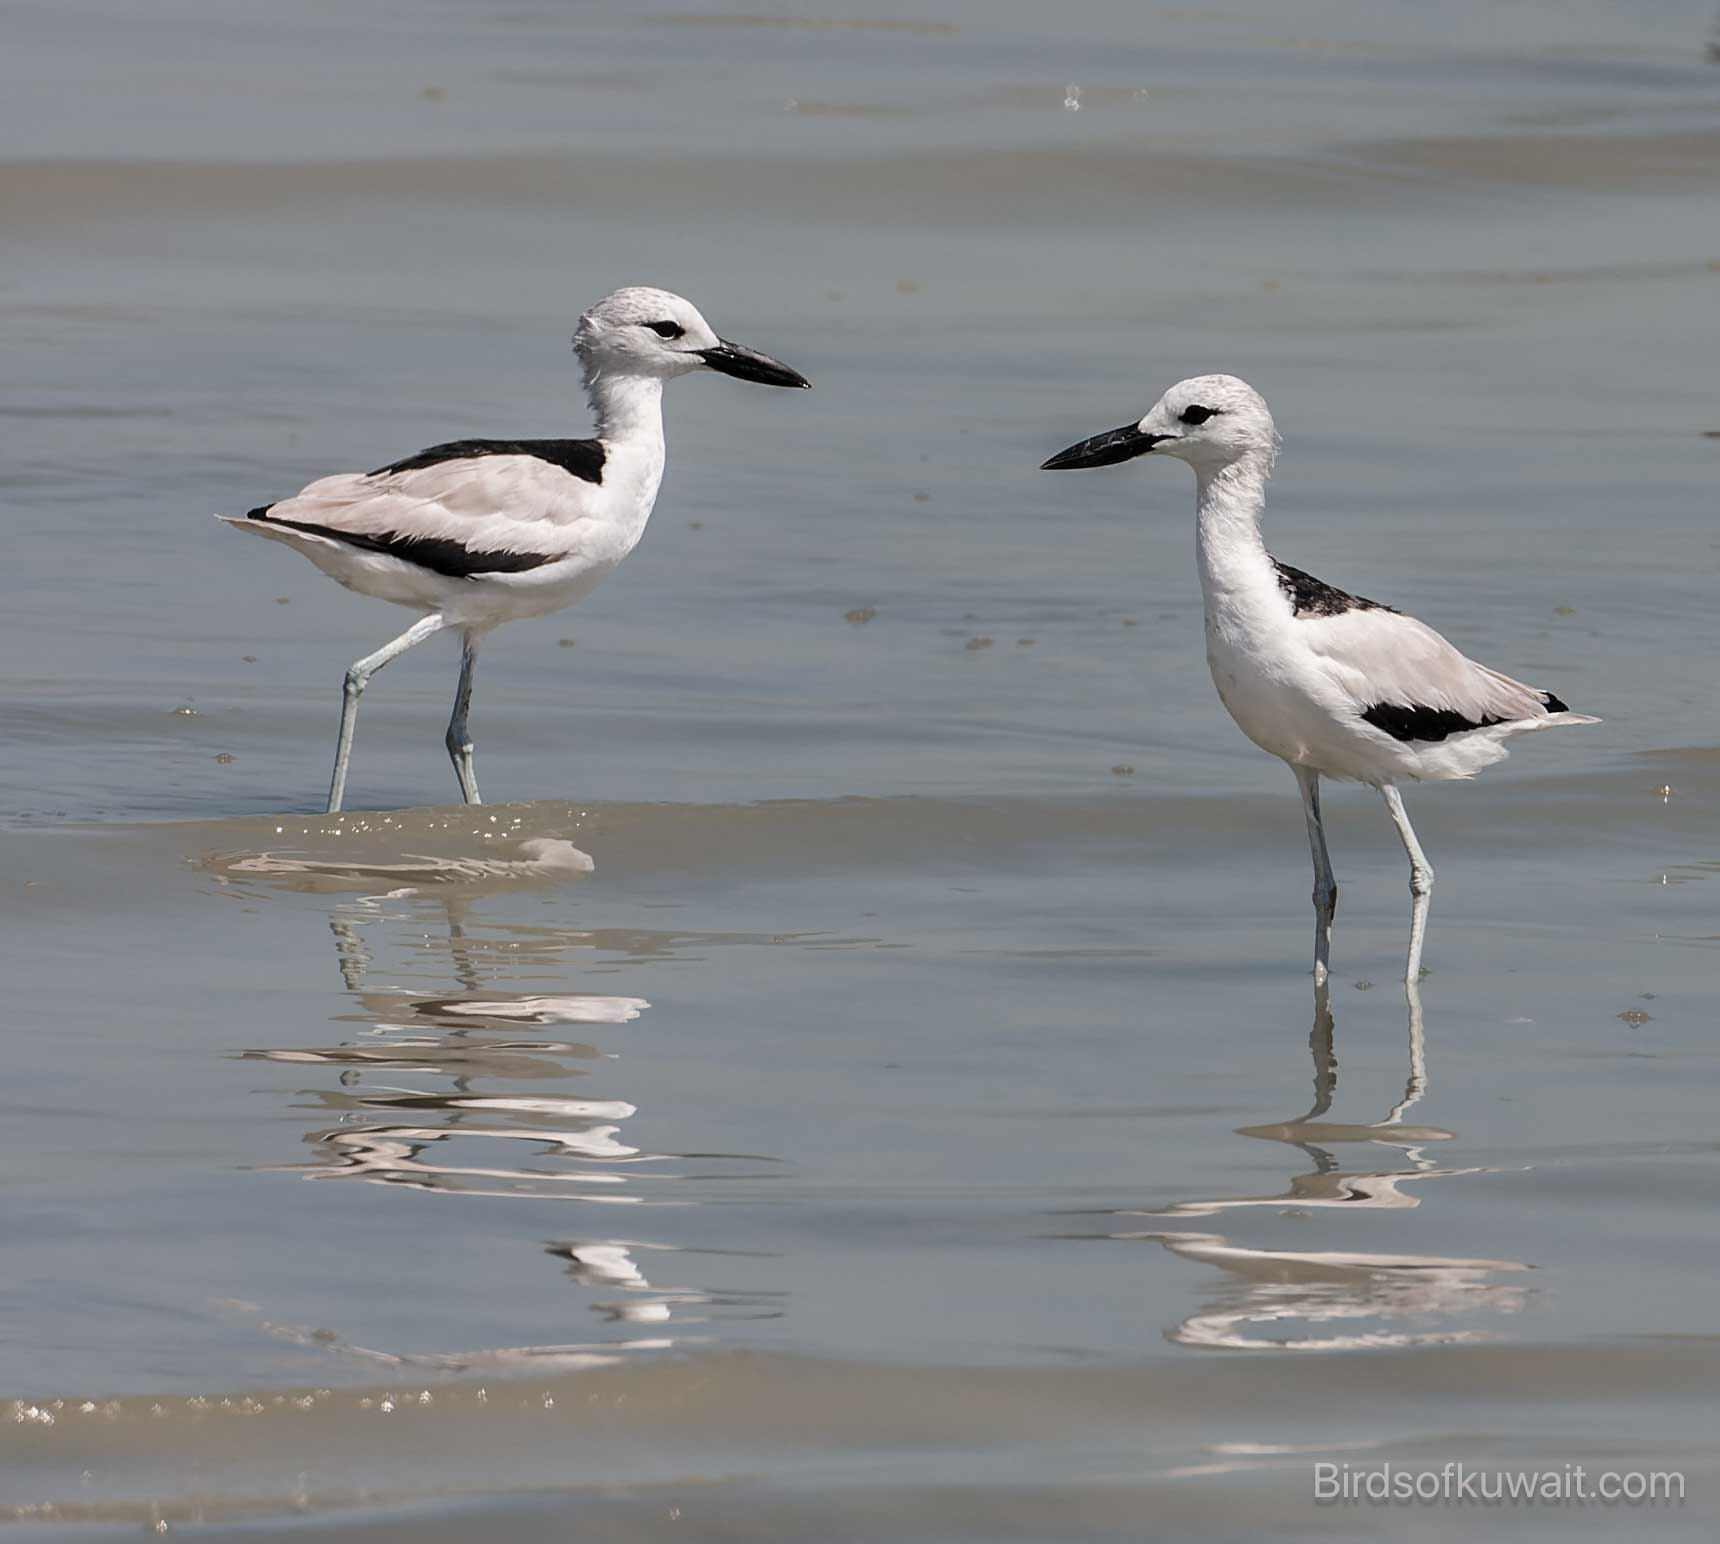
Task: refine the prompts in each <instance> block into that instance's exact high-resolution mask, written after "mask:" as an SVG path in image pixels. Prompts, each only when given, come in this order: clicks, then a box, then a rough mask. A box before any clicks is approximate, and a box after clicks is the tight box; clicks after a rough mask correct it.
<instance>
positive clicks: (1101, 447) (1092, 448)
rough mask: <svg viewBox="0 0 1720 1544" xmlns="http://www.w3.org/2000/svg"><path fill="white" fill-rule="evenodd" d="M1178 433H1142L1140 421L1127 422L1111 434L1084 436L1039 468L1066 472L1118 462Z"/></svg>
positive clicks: (1149, 448)
mask: <svg viewBox="0 0 1720 1544" xmlns="http://www.w3.org/2000/svg"><path fill="white" fill-rule="evenodd" d="M1175 437H1176V436H1175V435H1170V434H1142V433H1141V429H1140V425H1139V424H1124V425H1123V427H1122V428H1121V429H1113V430H1111V432H1110V433H1109V434H1095V435H1094V436H1093V438H1092V439H1090V440H1082V441H1081V443H1080V444H1079V445H1071V446H1070V447H1069V448H1068V449H1067V450H1060V451H1058V452H1057V454H1056V455H1055V456H1053V457H1052V458H1051V459H1050V460H1049V461H1047V462H1045V463H1043V464H1042V465H1041V466H1040V468H1039V470H1040V471H1042V472H1066V471H1068V470H1069V469H1070V468H1072V467H1078V466H1116V465H1117V464H1118V463H1119V462H1123V461H1133V460H1134V459H1135V457H1136V456H1144V455H1146V453H1147V452H1148V451H1149V450H1151V449H1152V448H1153V446H1155V445H1158V444H1162V443H1163V442H1164V441H1165V440H1169V439H1174V438H1175Z"/></svg>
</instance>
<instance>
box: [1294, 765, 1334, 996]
mask: <svg viewBox="0 0 1720 1544" xmlns="http://www.w3.org/2000/svg"><path fill="white" fill-rule="evenodd" d="M1292 770H1293V771H1294V772H1295V774H1296V786H1297V787H1298V788H1300V789H1301V790H1302V813H1303V814H1304V815H1305V816H1307V819H1308V849H1309V851H1310V852H1311V853H1312V854H1313V857H1314V984H1315V985H1316V986H1320V985H1323V984H1324V983H1325V980H1326V976H1327V973H1328V970H1329V968H1330V966H1331V961H1332V918H1333V917H1335V916H1336V915H1337V913H1338V881H1337V880H1336V879H1334V878H1333V877H1332V858H1331V854H1329V853H1328V852H1327V851H1326V826H1325V823H1324V822H1323V821H1322V820H1321V818H1320V774H1319V773H1318V772H1316V771H1315V770H1314V769H1313V768H1312V767H1295V768H1292Z"/></svg>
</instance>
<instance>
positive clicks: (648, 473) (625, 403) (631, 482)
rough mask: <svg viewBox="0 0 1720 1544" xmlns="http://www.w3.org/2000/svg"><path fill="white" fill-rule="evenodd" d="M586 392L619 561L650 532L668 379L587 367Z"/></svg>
mask: <svg viewBox="0 0 1720 1544" xmlns="http://www.w3.org/2000/svg"><path fill="white" fill-rule="evenodd" d="M585 392H586V395H587V396H588V397H590V399H591V408H592V411H593V412H594V413H595V414H596V415H597V437H598V439H600V440H601V441H602V442H603V448H604V452H605V454H604V460H603V486H602V492H601V494H600V495H599V499H600V505H599V507H600V508H602V509H604V510H605V511H606V512H607V514H608V517H609V518H610V519H611V520H612V521H613V522H614V530H615V531H616V533H617V535H618V538H619V547H618V550H617V553H616V561H618V562H619V561H620V559H621V558H622V557H624V556H625V555H626V554H627V553H628V552H629V551H631V550H632V548H633V546H634V544H635V543H636V542H637V541H638V540H639V538H640V537H641V536H643V535H644V534H645V522H646V521H647V520H649V519H650V518H651V509H652V506H653V505H655V504H656V502H657V490H658V488H660V487H661V486H662V483H663V461H664V448H663V382H662V381H661V380H660V379H658V378H657V377H655V376H639V375H606V374H604V373H603V372H602V371H601V370H593V369H590V368H587V370H586V372H585Z"/></svg>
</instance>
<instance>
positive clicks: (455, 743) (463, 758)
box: [447, 633, 484, 804]
mask: <svg viewBox="0 0 1720 1544" xmlns="http://www.w3.org/2000/svg"><path fill="white" fill-rule="evenodd" d="M477 668H478V635H477V634H476V633H467V634H466V635H465V638H464V639H463V640H462V642H461V645H460V684H459V686H457V687H456V688H455V689H454V716H453V717H452V718H451V719H449V720H448V736H447V745H448V759H449V760H450V761H452V762H453V763H454V776H455V777H457V778H459V779H460V797H461V798H463V799H464V800H465V801H466V802H467V803H468V804H482V803H483V802H484V801H483V800H482V799H480V798H479V797H478V775H477V773H476V772H474V771H473V770H472V737H471V735H469V734H468V733H467V732H466V715H467V713H469V712H470V711H471V707H472V676H473V674H474V673H475V672H476V671H477Z"/></svg>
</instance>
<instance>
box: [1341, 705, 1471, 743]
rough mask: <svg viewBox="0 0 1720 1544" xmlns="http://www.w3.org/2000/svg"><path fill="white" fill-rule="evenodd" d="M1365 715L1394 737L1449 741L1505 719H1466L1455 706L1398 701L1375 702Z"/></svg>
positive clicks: (1364, 712) (1363, 715) (1368, 720)
mask: <svg viewBox="0 0 1720 1544" xmlns="http://www.w3.org/2000/svg"><path fill="white" fill-rule="evenodd" d="M1362 717H1363V718H1364V719H1365V720H1366V721H1367V722H1368V723H1370V724H1372V725H1373V726H1374V728H1375V729H1383V730H1385V732H1386V733H1387V734H1389V735H1390V736H1391V737H1392V738H1393V739H1394V740H1404V741H1408V740H1430V741H1435V742H1437V741H1440V740H1448V739H1450V738H1451V736H1452V735H1454V734H1467V733H1468V732H1469V731H1470V730H1471V729H1486V728H1488V727H1489V726H1491V725H1493V724H1503V723H1504V722H1505V720H1504V719H1502V718H1481V719H1474V718H1466V717H1465V716H1464V715H1463V714H1461V713H1459V712H1458V711H1457V710H1456V709H1455V708H1417V707H1403V706H1401V705H1400V704H1398V703H1395V702H1376V703H1375V704H1374V705H1373V706H1372V707H1371V708H1364V709H1363V710H1362Z"/></svg>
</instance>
